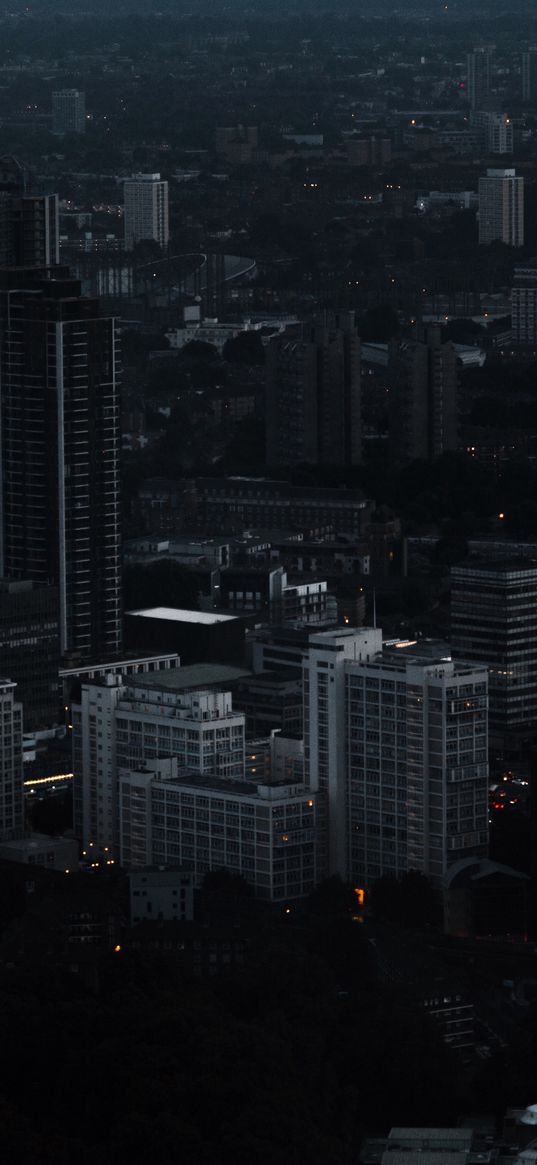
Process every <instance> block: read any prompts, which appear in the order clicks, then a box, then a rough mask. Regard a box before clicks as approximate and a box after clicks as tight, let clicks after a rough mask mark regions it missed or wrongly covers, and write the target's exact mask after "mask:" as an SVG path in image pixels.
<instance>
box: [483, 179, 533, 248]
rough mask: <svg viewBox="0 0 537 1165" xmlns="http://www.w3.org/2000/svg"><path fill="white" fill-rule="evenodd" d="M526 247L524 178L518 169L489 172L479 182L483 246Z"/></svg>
mask: <svg viewBox="0 0 537 1165" xmlns="http://www.w3.org/2000/svg"><path fill="white" fill-rule="evenodd" d="M495 242H500V243H505V245H506V246H507V247H523V246H524V179H523V178H521V177H517V175H516V172H515V170H511V169H509V170H487V174H486V177H483V178H480V179H479V243H480V245H481V246H488V244H489V243H495Z"/></svg>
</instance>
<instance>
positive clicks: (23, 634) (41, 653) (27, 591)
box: [0, 579, 61, 732]
mask: <svg viewBox="0 0 537 1165" xmlns="http://www.w3.org/2000/svg"><path fill="white" fill-rule="evenodd" d="M0 659H1V660H2V668H3V670H4V671H5V672H7V674H8V675H9V677H10V678H11V679H12V680H14V681H15V683H16V684H17V696H18V698H19V699H20V701H21V702H22V706H23V709H24V729H25V732H32V731H35V730H36V729H39V728H49V727H50V726H51V725H53V724H57V723H58V722H59V714H60V702H61V691H60V681H59V677H58V669H59V666H60V636H59V627H58V590H57V587H53V586H48V585H46V584H44V583H43V584H39V583H33V582H28V581H23V582H16V581H13V580H11V581H10V580H7V579H0Z"/></svg>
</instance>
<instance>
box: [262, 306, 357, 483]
mask: <svg viewBox="0 0 537 1165" xmlns="http://www.w3.org/2000/svg"><path fill="white" fill-rule="evenodd" d="M266 418H267V462H268V464H269V465H285V466H288V465H297V464H300V463H301V462H303V463H308V464H310V465H358V464H359V463H360V461H361V458H362V432H361V391H360V341H359V338H358V333H357V331H356V326H355V320H354V312H341V313H336V314H333V315H331V316H327V317H326V319H325V321H323V322H322V323H319V324H314V325H313V326H312V327H310V328H307V327H304V329H303V333H302V336H297V337H291V336H287V335H286V336H282V337H279V338H277V339H275V340H274V341H273V342H272V343H271V344H270V345H269V349H268V373H267V398H266Z"/></svg>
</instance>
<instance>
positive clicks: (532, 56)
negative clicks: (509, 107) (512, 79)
mask: <svg viewBox="0 0 537 1165" xmlns="http://www.w3.org/2000/svg"><path fill="white" fill-rule="evenodd" d="M536 98H537V48H530V49H528V51H527V52H525V53H522V100H523V101H535V99H536Z"/></svg>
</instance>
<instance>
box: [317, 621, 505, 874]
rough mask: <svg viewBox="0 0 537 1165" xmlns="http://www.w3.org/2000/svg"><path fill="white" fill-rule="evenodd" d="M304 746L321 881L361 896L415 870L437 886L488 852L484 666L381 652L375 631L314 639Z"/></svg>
mask: <svg viewBox="0 0 537 1165" xmlns="http://www.w3.org/2000/svg"><path fill="white" fill-rule="evenodd" d="M304 743H305V771H306V784H307V785H308V787H309V788H310V789H311V790H312V791H313V790H316V789H319V790H321V791H324V792H325V795H326V800H327V827H326V829H325V830H324V832H323V830H322V829H321V841H320V853H319V864H320V868H321V869H323V870H324V871H325V872H328V873H339V874H340V875H341V876H342V877H345V878H347V879H350V880H352V881H353V883H354V884H356V885H358V886H360V887H364V888H367V887H369V886H371V884H372V883H373V882H374V881H375V879H376V878H379V877H381V876H382V875H385V874H390V875H394V876H400V875H401V874H404V873H405V872H407V871H408V870H411V869H413V870H419V871H420V872H421V873H423V874H425V875H427V876H428V877H429V878H431V879H432V880H433V881H434V882H435V884H436V885H437V886H441V885H442V882H443V879H444V878H445V876H446V873H447V871H448V869H449V868H450V866H451V865H452V864H454V863H455V862H456V861H458V860H459V859H460V858H462V857H469V856H473V855H476V856H482V855H484V854H485V853H486V849H487V841H488V761H487V757H488V754H487V672H486V669H485V668H484V667H479V666H478V665H471V664H470V665H464V664H457V663H454V662H453V661H451V660H450V659H445V658H442V657H441V654H440V653H439V654H438V656H437V657H436V658H435V657H434V656H429V657H427V656H420V654H419V652H418V650H417V649H416V650H415V651H413V650H411V649H410V650H405V649H404V648H394V649H392V650H388V649H385V650H384V651H382V640H381V633H380V631H377V630H372V629H370V628H369V629H362V630H361V631H357V632H351V631H349V632H347V633H345V632H340V631H333V632H326V633H324V634H321V635H319V636H318V637H315V638H314V639H312V641H311V646H310V650H309V654H308V659H307V661H306V662H305V665H304ZM323 839H326V848H325V850H324V852H323V849H322V845H323Z"/></svg>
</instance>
